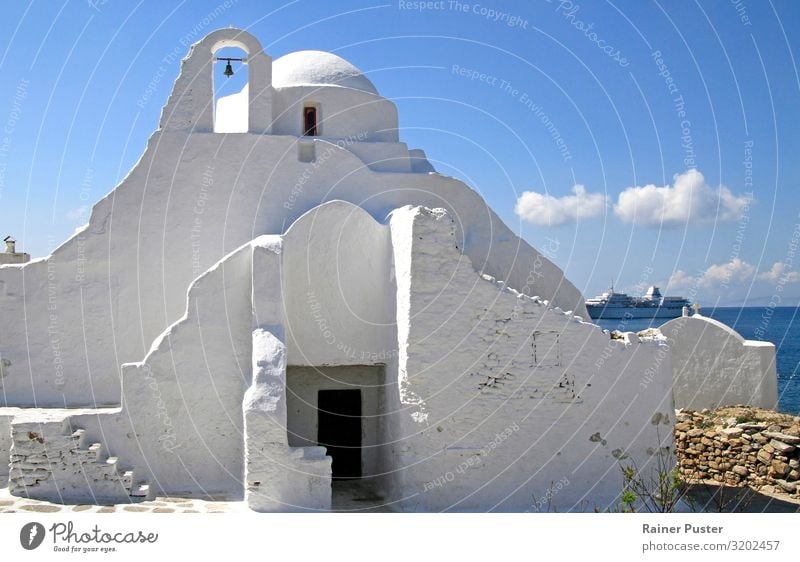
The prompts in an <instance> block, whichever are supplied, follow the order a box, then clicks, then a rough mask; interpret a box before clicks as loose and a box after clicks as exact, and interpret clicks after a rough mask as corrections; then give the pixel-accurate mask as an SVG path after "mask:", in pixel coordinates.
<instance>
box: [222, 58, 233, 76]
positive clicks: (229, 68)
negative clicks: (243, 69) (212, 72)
mask: <svg viewBox="0 0 800 562" xmlns="http://www.w3.org/2000/svg"><path fill="white" fill-rule="evenodd" d="M223 74H225V76H227V77H228V78H230V77H231V76H233V67H232V66H231V61H228V64H226V65H225V72H224V73H223Z"/></svg>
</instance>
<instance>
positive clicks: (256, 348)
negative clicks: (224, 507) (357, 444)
mask: <svg viewBox="0 0 800 562" xmlns="http://www.w3.org/2000/svg"><path fill="white" fill-rule="evenodd" d="M286 392H287V389H286V346H285V345H284V344H283V342H282V341H281V340H280V339H278V338H277V337H276V336H275V335H274V334H273V333H272V332H269V331H266V330H262V329H257V330H255V331H254V332H253V384H252V386H251V387H250V388H249V389H248V391H247V393H246V394H245V397H244V401H243V410H244V419H245V432H246V439H245V454H246V457H245V470H246V488H245V499H246V501H247V505H248V506H249V507H250V508H251V509H253V510H255V511H260V512H269V511H282V512H286V511H305V510H323V511H324V510H330V507H331V459H330V457H328V456H326V455H325V448H324V447H315V446H303V447H289V444H288V441H287V432H286V427H287V399H286Z"/></svg>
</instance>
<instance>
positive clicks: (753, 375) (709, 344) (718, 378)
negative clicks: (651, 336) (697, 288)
mask: <svg viewBox="0 0 800 562" xmlns="http://www.w3.org/2000/svg"><path fill="white" fill-rule="evenodd" d="M660 330H661V333H662V334H664V336H666V338H667V340H668V341H669V346H670V350H671V353H672V365H673V369H674V373H673V394H674V396H675V407H676V408H686V409H690V410H702V409H703V408H717V407H719V406H732V405H737V404H746V405H751V406H758V407H760V408H768V409H775V408H776V407H777V404H778V376H777V373H776V370H775V346H774V345H773V344H772V343H769V342H762V341H753V340H745V339H744V338H743V337H742V336H741V335H739V334H738V333H737V332H736V331H735V330H734V329H733V328H731V327H729V326H726V325H725V324H723V323H722V322H719V321H717V320H714V319H712V318H706V317H705V316H701V315H699V314H695V315H694V316H684V317H681V318H676V319H674V320H670V321H669V322H667V323H666V324H664V325H663V326H661V328H660Z"/></svg>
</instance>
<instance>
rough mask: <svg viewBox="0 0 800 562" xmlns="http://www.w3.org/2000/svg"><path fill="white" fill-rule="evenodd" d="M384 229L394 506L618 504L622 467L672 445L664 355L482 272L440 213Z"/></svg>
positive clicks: (655, 345) (410, 213)
mask: <svg viewBox="0 0 800 562" xmlns="http://www.w3.org/2000/svg"><path fill="white" fill-rule="evenodd" d="M391 227H392V238H393V244H394V252H395V268H396V272H397V279H398V293H399V294H398V340H399V346H400V348H399V352H400V379H399V383H400V396H401V400H402V406H403V408H402V409H401V411H400V412H401V413H400V416H401V420H400V429H399V432H398V435H397V438H398V442H397V443H394V444H393V448H394V452H393V455H394V457H395V458H396V459H397V461H396V462H397V463H398V465H399V466H400V467H401V468H400V469H399V470H398V474H397V478H396V479H395V482H394V485H395V486H396V488H395V489H394V490H393V494H392V495H393V497H398V498H405V499H404V501H403V502H402V506H403V508H404V509H406V510H409V511H438V510H456V511H464V510H479V511H486V510H492V509H497V510H514V511H528V510H529V511H537V510H542V511H546V510H547V509H551V508H552V509H557V510H558V511H569V510H577V511H591V510H592V509H594V508H599V509H605V508H607V507H615V506H618V505H619V504H618V501H617V497H618V495H619V494H620V492H621V490H622V478H621V472H620V462H622V463H630V462H631V461H634V460H635V462H636V464H637V465H638V466H639V467H640V468H641V469H643V470H644V471H645V473H647V471H649V470H650V469H651V468H653V465H654V463H653V459H654V457H653V453H655V452H656V451H658V450H659V447H670V446H671V443H672V423H673V419H672V418H673V414H672V412H673V406H672V398H671V366H670V363H669V356H668V354H667V352H666V347H665V346H663V345H662V344H660V343H659V342H657V341H652V342H640V341H639V340H638V338H636V336H634V335H631V337H629V338H628V339H627V340H626V341H621V340H620V341H612V340H610V339H609V336H608V334H606V333H603V332H602V331H601V330H600V329H599V328H598V327H597V326H594V325H590V324H586V323H583V322H580V321H577V320H576V319H575V318H574V317H572V316H570V315H566V314H564V313H562V312H561V311H560V310H558V309H553V308H550V307H548V306H547V305H546V304H545V303H543V302H542V301H534V300H531V299H529V298H526V297H522V296H520V295H519V294H517V293H515V292H513V291H509V290H506V289H504V288H502V286H498V285H497V284H495V283H493V282H491V281H490V280H487V279H484V278H482V277H480V276H479V275H478V274H477V273H476V272H475V270H474V269H473V267H472V264H471V263H470V260H469V259H468V258H467V257H466V256H464V255H463V254H461V253H460V252H459V251H458V249H457V248H456V246H457V243H458V242H457V238H456V237H455V235H454V231H455V224H454V221H453V219H452V217H451V216H450V215H448V214H447V213H445V212H443V211H442V210H434V211H431V210H426V209H421V208H406V209H402V210H398V211H396V212H395V213H394V214H393V215H392V221H391ZM646 373H649V374H646ZM548 495H551V496H552V498H551V500H550V501H549V502H544V503H543V502H542V499H543V498H547V497H548Z"/></svg>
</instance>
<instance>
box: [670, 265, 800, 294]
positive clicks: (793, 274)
mask: <svg viewBox="0 0 800 562" xmlns="http://www.w3.org/2000/svg"><path fill="white" fill-rule="evenodd" d="M753 277H755V279H756V280H757V281H765V282H769V283H780V284H782V285H785V284H789V283H800V271H791V270H790V268H789V267H788V266H787V265H786V264H785V263H783V262H781V261H776V262H775V263H774V264H772V267H770V268H769V269H768V270H767V271H762V272H760V273H757V272H756V268H755V266H753V265H752V264H750V263H748V262H746V261H744V260H742V259H739V258H734V259H732V260H731V261H729V262H727V263H719V264H713V265H710V266H709V267H708V268H707V269H706V270H705V271H701V272H698V273H697V274H696V275H690V274H688V273H686V272H685V271H682V270H678V271H676V272H675V273H673V274H672V276H671V277H670V278H669V282H668V287H670V288H671V289H687V288H690V287H695V288H703V289H720V288H723V287H735V286H740V285H745V284H747V283H750V282H751V281H752V280H753Z"/></svg>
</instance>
